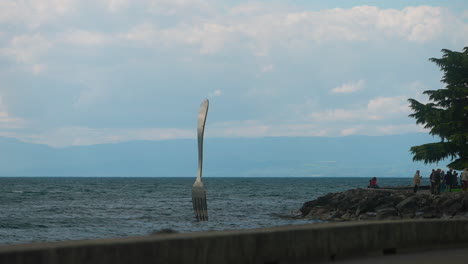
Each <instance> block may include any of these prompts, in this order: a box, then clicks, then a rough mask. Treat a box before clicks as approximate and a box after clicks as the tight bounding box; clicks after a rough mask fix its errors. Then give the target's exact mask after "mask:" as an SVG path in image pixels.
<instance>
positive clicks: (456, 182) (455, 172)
mask: <svg viewBox="0 0 468 264" xmlns="http://www.w3.org/2000/svg"><path fill="white" fill-rule="evenodd" d="M452 179H453V180H452V182H453V187H454V188H458V186H459V185H458V172H457V171H453V173H452Z"/></svg>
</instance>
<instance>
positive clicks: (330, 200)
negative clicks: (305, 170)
mask: <svg viewBox="0 0 468 264" xmlns="http://www.w3.org/2000/svg"><path fill="white" fill-rule="evenodd" d="M300 212H301V214H302V216H301V217H304V218H313V219H318V220H323V221H356V220H358V221H359V220H391V219H394V220H396V219H421V218H443V219H450V218H468V193H466V192H446V193H441V194H440V195H433V194H430V193H429V192H428V191H424V190H423V191H419V192H417V193H416V194H415V193H413V191H412V190H408V189H368V188H365V189H361V188H359V189H351V190H348V191H345V192H338V193H329V194H326V195H324V196H321V197H319V198H317V199H315V200H312V201H309V202H306V203H304V204H303V206H302V208H301V209H300Z"/></svg>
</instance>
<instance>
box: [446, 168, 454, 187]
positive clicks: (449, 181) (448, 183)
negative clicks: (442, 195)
mask: <svg viewBox="0 0 468 264" xmlns="http://www.w3.org/2000/svg"><path fill="white" fill-rule="evenodd" d="M445 185H446V186H447V188H448V190H449V192H452V187H453V175H452V169H449V171H447V173H446V174H445Z"/></svg>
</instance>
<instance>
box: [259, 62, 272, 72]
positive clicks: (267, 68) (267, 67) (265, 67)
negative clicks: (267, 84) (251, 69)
mask: <svg viewBox="0 0 468 264" xmlns="http://www.w3.org/2000/svg"><path fill="white" fill-rule="evenodd" d="M273 69H274V65H273V64H268V65H266V66H264V67H262V69H261V71H262V72H270V71H272V70H273Z"/></svg>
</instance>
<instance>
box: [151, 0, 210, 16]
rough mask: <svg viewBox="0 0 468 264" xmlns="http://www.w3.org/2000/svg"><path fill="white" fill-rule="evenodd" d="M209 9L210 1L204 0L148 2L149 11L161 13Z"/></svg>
mask: <svg viewBox="0 0 468 264" xmlns="http://www.w3.org/2000/svg"><path fill="white" fill-rule="evenodd" d="M210 9H211V8H210V3H208V1H205V0H150V1H149V4H148V11H149V12H151V13H155V14H162V15H175V14H180V13H183V12H206V11H208V10H210Z"/></svg>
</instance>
